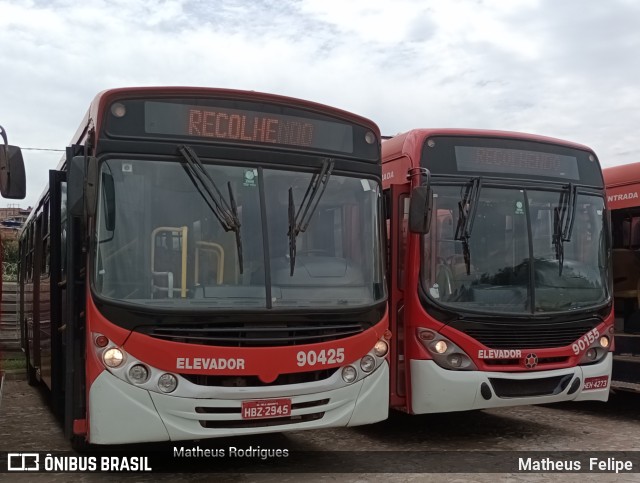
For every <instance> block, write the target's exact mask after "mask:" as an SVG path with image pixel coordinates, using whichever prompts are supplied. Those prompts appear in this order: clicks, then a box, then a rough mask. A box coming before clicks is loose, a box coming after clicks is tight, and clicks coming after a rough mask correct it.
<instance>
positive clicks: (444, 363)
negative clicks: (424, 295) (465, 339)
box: [416, 327, 477, 371]
mask: <svg viewBox="0 0 640 483" xmlns="http://www.w3.org/2000/svg"><path fill="white" fill-rule="evenodd" d="M416 336H417V338H418V340H419V341H420V343H421V344H422V345H423V347H424V348H425V349H427V351H429V354H430V355H431V357H432V358H433V361H434V362H435V363H436V364H438V365H439V366H440V367H442V368H443V369H449V370H454V371H475V370H477V367H476V365H475V364H474V363H473V361H472V360H471V357H469V356H468V355H467V353H466V352H465V351H464V350H462V349H461V348H460V347H458V345H457V344H455V343H454V342H452V341H451V340H449V339H447V338H446V337H445V336H443V335H442V334H440V333H438V332H436V331H435V330H431V329H424V328H422V327H420V328H418V329H417V331H416Z"/></svg>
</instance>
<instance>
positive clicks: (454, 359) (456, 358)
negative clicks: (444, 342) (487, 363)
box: [448, 354, 462, 367]
mask: <svg viewBox="0 0 640 483" xmlns="http://www.w3.org/2000/svg"><path fill="white" fill-rule="evenodd" d="M448 360H449V364H451V366H452V367H460V366H461V365H462V354H451V355H450V356H449V357H448Z"/></svg>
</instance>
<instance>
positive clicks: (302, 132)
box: [144, 101, 353, 153]
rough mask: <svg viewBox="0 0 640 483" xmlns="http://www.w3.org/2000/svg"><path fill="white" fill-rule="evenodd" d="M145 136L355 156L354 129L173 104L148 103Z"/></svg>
mask: <svg viewBox="0 0 640 483" xmlns="http://www.w3.org/2000/svg"><path fill="white" fill-rule="evenodd" d="M144 118H145V132H146V133H147V134H164V135H175V136H188V137H199V138H209V139H215V140H221V141H230V142H240V143H261V144H274V145H280V146H292V147H303V148H304V147H306V148H318V149H328V150H332V151H338V152H343V153H353V127H352V126H351V125H349V124H343V123H339V122H332V121H325V120H320V119H314V118H311V117H302V116H292V115H284V114H275V113H267V112H259V111H253V110H244V109H230V108H226V107H213V106H195V105H189V104H178V103H170V102H156V101H147V102H145V103H144Z"/></svg>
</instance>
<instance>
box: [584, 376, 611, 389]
mask: <svg viewBox="0 0 640 483" xmlns="http://www.w3.org/2000/svg"><path fill="white" fill-rule="evenodd" d="M608 385H609V376H598V377H587V378H586V379H585V380H584V386H582V390H583V391H591V390H593V389H604V388H606V387H607V386H608Z"/></svg>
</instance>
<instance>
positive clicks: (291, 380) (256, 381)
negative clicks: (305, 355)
mask: <svg viewBox="0 0 640 483" xmlns="http://www.w3.org/2000/svg"><path fill="white" fill-rule="evenodd" d="M336 370H337V369H335V368H333V369H321V370H319V371H308V372H294V373H291V374H280V375H279V376H278V377H277V378H276V379H275V380H274V381H272V382H268V383H267V382H262V381H261V380H260V378H259V377H258V376H214V375H207V374H180V375H181V376H182V377H184V378H185V379H187V380H188V381H189V382H191V383H193V384H196V385H198V386H208V387H265V386H286V385H290V384H304V383H307V382H317V381H324V380H325V379H329V378H330V377H331V376H332V375H333V374H334V373H335V372H336Z"/></svg>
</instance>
